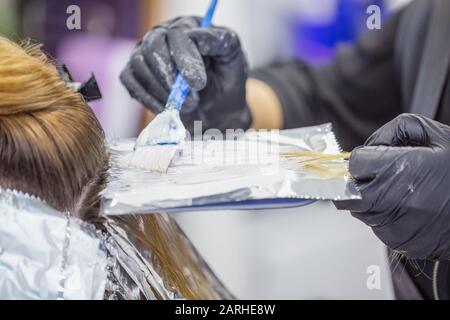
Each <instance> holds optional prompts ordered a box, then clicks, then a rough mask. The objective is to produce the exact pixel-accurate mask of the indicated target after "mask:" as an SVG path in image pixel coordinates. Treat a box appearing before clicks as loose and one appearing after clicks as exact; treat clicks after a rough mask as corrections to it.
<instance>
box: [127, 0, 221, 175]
mask: <svg viewBox="0 0 450 320" xmlns="http://www.w3.org/2000/svg"><path fill="white" fill-rule="evenodd" d="M216 5H217V0H211V2H210V4H209V7H208V11H207V12H206V14H205V16H204V17H203V19H202V22H201V25H200V27H202V28H207V27H209V26H210V25H211V20H212V17H213V15H214V11H215V9H216ZM190 91H191V89H190V87H189V85H188V83H187V81H186V80H185V79H184V77H183V76H182V75H181V74H180V73H178V74H177V77H176V78H175V81H174V83H173V85H172V89H171V90H170V94H169V98H168V100H167V103H166V105H165V107H164V110H163V111H162V112H161V113H160V114H158V115H157V116H156V117H155V118H154V119H153V120H152V121H151V122H150V123H149V124H148V126H147V127H146V128H145V129H144V130H142V132H141V133H140V135H139V137H138V138H137V140H136V144H135V146H134V151H133V152H132V153H130V154H128V155H126V156H125V157H124V158H123V161H122V164H123V165H126V166H129V167H138V168H142V169H146V170H150V171H158V172H166V171H167V169H168V167H169V164H170V162H171V161H172V159H173V157H174V156H175V153H176V152H177V151H178V150H179V148H180V146H181V144H182V142H183V141H184V140H185V138H186V129H185V127H184V125H183V123H182V122H181V118H180V110H181V108H182V106H183V103H184V101H185V100H186V98H187V96H188V95H189V92H190Z"/></svg>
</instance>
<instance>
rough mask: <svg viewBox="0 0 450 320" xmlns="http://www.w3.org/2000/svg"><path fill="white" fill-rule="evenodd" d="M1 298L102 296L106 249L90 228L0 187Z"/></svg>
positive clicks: (90, 297)
mask: <svg viewBox="0 0 450 320" xmlns="http://www.w3.org/2000/svg"><path fill="white" fill-rule="evenodd" d="M0 212H1V215H0V217H1V220H0V299H103V296H104V291H105V285H106V278H107V274H106V264H107V258H106V252H105V251H104V250H103V249H102V244H101V240H100V239H99V238H98V237H97V236H96V234H95V231H94V229H93V228H92V226H90V225H88V224H86V223H83V222H81V221H79V220H77V219H74V218H72V217H70V216H69V215H68V214H65V213H62V212H58V211H56V210H54V209H52V208H51V207H49V206H48V205H46V204H45V203H44V202H42V201H40V200H39V199H37V198H34V197H32V196H29V195H26V194H23V193H20V192H16V191H9V190H8V191H7V190H2V191H0Z"/></svg>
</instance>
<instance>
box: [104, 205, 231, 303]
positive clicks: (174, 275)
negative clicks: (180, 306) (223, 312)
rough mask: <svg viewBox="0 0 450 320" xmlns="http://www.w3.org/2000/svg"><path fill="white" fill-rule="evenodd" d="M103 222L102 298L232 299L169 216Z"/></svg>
mask: <svg viewBox="0 0 450 320" xmlns="http://www.w3.org/2000/svg"><path fill="white" fill-rule="evenodd" d="M105 226H106V231H107V232H106V233H104V241H105V244H106V247H107V248H108V252H109V254H110V259H111V262H112V264H111V265H110V267H109V271H110V272H109V276H108V285H107V288H106V296H105V298H106V299H125V300H140V299H145V300H155V299H157V300H161V299H162V300H174V299H175V300H179V299H222V300H223V299H233V295H232V294H231V293H230V292H229V291H228V290H227V289H226V288H225V287H224V286H223V284H222V283H221V282H220V280H219V279H218V278H217V277H216V276H215V275H214V273H213V272H212V271H211V269H210V268H209V266H208V265H207V264H206V262H205V261H204V260H203V258H202V257H201V256H200V255H199V254H198V252H197V251H196V249H195V248H194V246H193V245H192V243H191V242H190V240H189V239H188V238H187V237H186V236H185V234H184V233H183V231H182V230H181V229H180V228H179V226H178V224H177V223H176V222H175V220H174V219H173V218H172V217H170V216H169V215H166V214H154V215H128V216H125V215H123V216H120V217H118V218H113V219H109V221H108V222H107V223H106V224H105Z"/></svg>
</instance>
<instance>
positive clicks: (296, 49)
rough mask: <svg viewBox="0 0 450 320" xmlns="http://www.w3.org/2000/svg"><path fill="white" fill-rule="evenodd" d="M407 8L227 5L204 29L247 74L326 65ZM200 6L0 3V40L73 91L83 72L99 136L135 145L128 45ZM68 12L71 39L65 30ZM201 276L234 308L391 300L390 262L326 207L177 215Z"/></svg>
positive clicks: (327, 2)
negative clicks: (241, 59) (373, 275)
mask: <svg viewBox="0 0 450 320" xmlns="http://www.w3.org/2000/svg"><path fill="white" fill-rule="evenodd" d="M408 2H409V0H277V1H273V0H246V1H239V0H226V1H221V2H220V3H219V8H218V11H217V15H216V17H215V23H216V24H219V25H225V26H227V27H229V28H232V29H234V30H235V31H237V32H238V34H239V35H240V37H241V42H242V45H243V47H244V50H245V52H246V54H247V57H248V60H249V63H250V66H251V67H256V66H261V65H264V64H267V63H270V62H271V61H274V60H279V59H288V58H292V57H298V58H301V59H304V60H306V61H308V62H309V63H311V64H314V65H321V64H326V63H328V62H329V61H330V60H331V59H332V58H333V55H334V53H335V50H336V47H337V46H338V45H339V44H342V43H347V44H351V43H352V42H354V41H355V40H356V39H357V37H358V36H359V35H360V34H361V33H363V32H364V30H365V29H366V19H367V17H368V14H367V13H366V9H367V7H368V6H369V5H372V4H376V5H378V6H379V7H380V8H381V9H382V19H383V21H384V19H388V17H389V15H391V14H393V13H394V12H395V11H396V10H399V8H401V7H402V6H404V5H406V4H407V3H408ZM207 4H208V1H207V0H128V1H123V0H1V1H0V35H3V36H6V37H8V38H11V39H13V40H20V39H23V38H31V39H33V40H36V41H39V42H41V43H43V44H44V50H45V51H46V52H48V53H49V54H50V55H51V56H52V57H54V58H55V59H57V60H58V62H59V63H65V64H66V65H67V66H68V68H69V70H70V72H71V73H72V75H73V77H74V79H75V80H77V81H84V80H87V79H88V77H89V76H90V74H91V73H94V74H95V76H96V78H97V81H98V84H99V86H100V89H101V91H102V94H103V99H102V100H100V101H95V102H92V103H91V106H92V107H93V109H94V111H95V113H96V114H97V116H98V118H99V119H100V121H101V123H102V125H103V127H104V129H105V132H106V134H107V137H108V138H109V139H116V138H121V137H132V136H136V135H137V134H138V132H139V131H140V129H141V128H142V127H143V126H144V125H145V124H146V123H147V122H148V121H149V119H151V115H150V114H149V113H146V112H145V111H144V108H143V107H142V106H140V105H139V104H138V103H136V102H135V101H133V100H132V99H131V98H130V97H129V95H128V93H127V92H126V90H125V89H124V88H123V87H122V85H121V84H120V82H119V73H120V71H121V69H122V68H123V67H124V65H125V63H126V61H127V59H128V56H129V54H130V52H131V50H132V49H133V47H134V46H135V44H136V42H137V41H138V40H139V39H140V38H141V37H142V36H143V35H144V34H145V32H146V31H147V30H148V29H149V28H151V27H152V26H154V25H156V24H158V23H159V22H161V21H164V20H167V19H169V18H173V17H176V16H179V15H201V14H202V13H203V12H204V10H205V8H206V7H207ZM70 5H77V6H78V7H79V8H80V10H81V12H80V13H81V29H80V30H69V29H68V28H67V26H66V20H67V18H68V17H69V15H70V14H68V13H67V12H66V10H67V8H68V7H69V6H70ZM176 219H177V220H178V221H179V223H180V224H181V226H182V227H183V228H184V230H185V232H186V233H187V234H188V235H189V236H190V238H191V239H192V240H193V242H194V244H195V245H196V247H197V248H198V249H199V250H200V252H201V253H202V254H203V255H204V256H205V259H206V260H207V261H208V262H209V263H210V265H211V267H212V268H213V269H214V270H215V271H216V273H217V274H218V276H219V277H220V278H221V279H222V280H223V281H224V282H225V284H226V285H227V286H228V287H229V289H230V290H231V291H232V292H233V293H234V294H235V295H236V296H237V297H238V298H248V299H277V298H279V299H301V298H306V299H308V298H325V299H354V298H356V299H391V298H393V293H392V288H391V283H390V277H389V263H390V262H389V261H388V260H387V257H386V252H385V248H384V247H383V246H382V244H381V243H380V242H379V241H378V240H377V239H376V238H375V237H374V236H373V235H372V233H371V231H370V229H368V228H367V227H365V226H363V225H362V224H361V223H360V222H359V221H356V220H355V219H353V218H352V217H351V216H350V215H349V214H348V213H342V212H337V211H336V210H335V209H334V207H333V205H332V204H329V203H317V204H314V205H312V206H308V207H304V208H297V209H288V210H272V211H257V212H214V213H208V212H202V213H195V212H193V213H183V214H179V215H177V216H176ZM371 265H375V266H378V267H379V268H380V270H381V273H380V275H381V288H380V289H374V290H370V289H368V288H367V285H366V281H367V278H368V276H369V275H368V274H367V268H368V267H369V266H371Z"/></svg>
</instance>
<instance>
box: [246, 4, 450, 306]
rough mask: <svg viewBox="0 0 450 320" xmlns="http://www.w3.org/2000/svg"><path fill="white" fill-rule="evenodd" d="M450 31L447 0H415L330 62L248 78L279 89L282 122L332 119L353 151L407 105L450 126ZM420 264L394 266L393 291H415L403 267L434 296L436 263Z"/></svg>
mask: <svg viewBox="0 0 450 320" xmlns="http://www.w3.org/2000/svg"><path fill="white" fill-rule="evenodd" d="M449 33H450V0H418V1H415V2H413V3H412V4H410V5H409V6H408V7H406V8H405V9H403V10H402V11H400V12H399V13H398V14H396V15H395V16H393V17H392V18H391V19H390V21H389V22H387V23H386V24H385V25H384V26H383V27H382V29H381V30H371V31H368V32H367V34H365V36H363V37H362V38H361V40H360V41H359V42H358V43H357V45H356V46H354V47H346V48H341V49H340V50H339V52H338V54H337V56H336V58H335V60H334V62H333V63H332V64H330V65H329V66H326V67H321V68H311V67H309V66H308V65H306V64H304V63H302V62H301V61H298V60H297V61H290V62H284V63H277V64H273V65H271V66H269V67H266V68H262V69H259V70H255V71H254V72H253V73H252V77H254V78H258V79H260V80H262V81H264V82H266V83H268V84H269V85H270V86H271V87H272V88H273V89H274V91H275V92H276V93H277V95H278V97H279V99H280V102H281V105H282V108H283V111H284V125H285V127H286V128H292V127H300V126H308V125H315V124H318V123H323V122H332V123H333V127H334V130H335V131H336V134H337V136H338V139H339V140H340V142H341V145H342V147H343V148H344V149H346V150H351V149H353V148H354V147H355V146H357V145H360V144H362V143H363V142H364V141H365V139H366V138H368V137H369V136H370V135H371V134H372V133H373V132H374V131H375V130H376V129H378V128H379V127H380V126H382V125H383V124H385V123H386V122H388V121H390V120H392V119H393V118H395V117H396V116H397V115H399V114H401V113H404V112H411V113H418V114H422V115H425V116H427V117H430V118H434V119H436V120H438V121H440V122H442V123H444V124H447V125H450V77H449V69H450V36H449ZM402 261H403V260H402ZM403 262H404V261H403ZM417 263H418V266H419V267H420V266H424V269H425V270H423V271H424V272H421V270H422V268H419V269H418V271H417V268H416V267H417V265H413V264H412V263H411V262H407V263H405V266H403V267H402V265H399V266H397V268H396V270H393V276H394V284H395V285H396V294H397V297H398V298H417V295H414V294H413V293H412V291H411V290H410V288H409V287H408V285H407V284H406V282H407V281H406V280H405V273H406V275H407V276H409V277H410V278H411V279H412V280H413V282H414V283H415V286H416V288H417V289H418V292H419V293H420V294H421V295H422V297H423V298H426V299H433V298H434V296H435V295H434V294H433V281H432V280H431V278H432V276H431V274H432V273H433V268H434V262H431V261H418V262H417ZM396 264H397V262H396V261H394V262H392V265H396ZM437 269H438V272H437V277H438V283H437V286H438V289H437V290H438V291H439V293H440V294H439V298H441V299H449V298H450V285H449V281H448V280H449V279H450V272H449V269H450V268H449V264H448V262H446V261H441V262H440V263H439V266H438V268H437ZM398 271H402V272H398ZM402 284H405V285H403V286H402ZM435 291H436V288H435Z"/></svg>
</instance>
